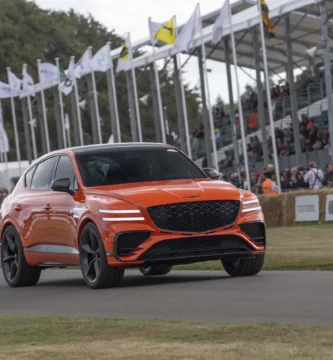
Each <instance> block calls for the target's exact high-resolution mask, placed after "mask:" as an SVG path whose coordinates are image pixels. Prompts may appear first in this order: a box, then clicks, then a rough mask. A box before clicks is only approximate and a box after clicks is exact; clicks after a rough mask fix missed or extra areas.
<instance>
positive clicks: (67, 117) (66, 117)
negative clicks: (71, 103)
mask: <svg viewBox="0 0 333 360" xmlns="http://www.w3.org/2000/svg"><path fill="white" fill-rule="evenodd" d="M70 128H71V126H70V123H69V116H68V114H65V129H66V130H68V129H70Z"/></svg>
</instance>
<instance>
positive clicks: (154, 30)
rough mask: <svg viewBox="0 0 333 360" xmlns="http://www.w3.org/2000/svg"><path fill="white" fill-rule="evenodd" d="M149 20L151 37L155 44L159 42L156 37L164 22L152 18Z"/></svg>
mask: <svg viewBox="0 0 333 360" xmlns="http://www.w3.org/2000/svg"><path fill="white" fill-rule="evenodd" d="M148 21H149V32H150V38H151V39H152V42H153V44H155V43H157V42H158V39H155V35H156V33H157V32H158V31H159V30H160V29H161V28H162V27H163V26H164V23H159V22H155V21H152V20H151V19H150V18H149V20H148Z"/></svg>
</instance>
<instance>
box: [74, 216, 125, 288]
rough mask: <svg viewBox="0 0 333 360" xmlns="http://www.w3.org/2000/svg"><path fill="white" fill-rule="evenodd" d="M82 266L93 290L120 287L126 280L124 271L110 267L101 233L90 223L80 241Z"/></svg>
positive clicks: (87, 281) (87, 282)
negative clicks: (124, 279)
mask: <svg viewBox="0 0 333 360" xmlns="http://www.w3.org/2000/svg"><path fill="white" fill-rule="evenodd" d="M80 264H81V271H82V275H83V278H84V281H85V282H86V284H87V285H88V286H89V287H91V288H92V289H103V288H109V287H116V286H119V285H120V284H121V283H122V281H123V278H124V269H122V268H117V267H110V266H109V264H108V262H107V258H106V253H105V250H104V245H103V242H102V239H101V236H100V234H99V231H98V229H97V227H96V225H94V224H93V223H88V224H87V225H86V226H85V227H84V229H83V231H82V235H81V239H80Z"/></svg>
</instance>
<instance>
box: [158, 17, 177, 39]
mask: <svg viewBox="0 0 333 360" xmlns="http://www.w3.org/2000/svg"><path fill="white" fill-rule="evenodd" d="M154 38H155V39H157V40H160V41H162V42H164V43H166V44H169V45H172V44H174V42H175V41H176V29H175V21H174V18H173V17H172V18H171V19H170V20H169V21H168V22H166V23H165V24H164V25H163V26H162V27H161V28H160V29H159V30H158V31H157V33H156V34H155V36H154Z"/></svg>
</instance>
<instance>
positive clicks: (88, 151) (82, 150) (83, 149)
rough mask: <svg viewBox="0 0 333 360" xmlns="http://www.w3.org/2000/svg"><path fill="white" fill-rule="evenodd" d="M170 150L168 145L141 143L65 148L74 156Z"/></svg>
mask: <svg viewBox="0 0 333 360" xmlns="http://www.w3.org/2000/svg"><path fill="white" fill-rule="evenodd" d="M156 148H160V149H170V148H174V147H173V146H171V145H168V144H162V143H148V142H142V143H135V142H131V143H115V144H95V145H85V146H76V147H71V148H67V149H66V150H69V151H73V152H74V153H75V154H93V153H95V152H100V151H103V150H109V151H112V150H122V149H130V150H138V151H140V150H141V149H156Z"/></svg>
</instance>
